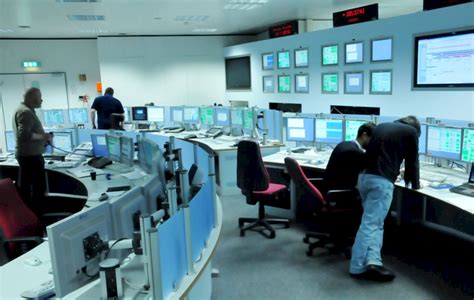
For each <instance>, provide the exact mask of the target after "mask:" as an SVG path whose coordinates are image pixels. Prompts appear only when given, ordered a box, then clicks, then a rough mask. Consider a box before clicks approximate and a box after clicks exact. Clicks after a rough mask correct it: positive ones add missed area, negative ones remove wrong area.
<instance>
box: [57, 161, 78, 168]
mask: <svg viewBox="0 0 474 300" xmlns="http://www.w3.org/2000/svg"><path fill="white" fill-rule="evenodd" d="M80 163H81V162H79V161H59V162H55V163H54V164H52V165H51V167H52V168H54V169H64V168H75V167H77V166H79V164H80Z"/></svg>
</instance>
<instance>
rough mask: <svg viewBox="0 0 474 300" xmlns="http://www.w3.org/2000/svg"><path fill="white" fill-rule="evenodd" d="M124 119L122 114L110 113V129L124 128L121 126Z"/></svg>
mask: <svg viewBox="0 0 474 300" xmlns="http://www.w3.org/2000/svg"><path fill="white" fill-rule="evenodd" d="M124 121H125V117H124V116H123V115H122V114H111V115H110V129H114V130H125V129H124V128H123V122H124Z"/></svg>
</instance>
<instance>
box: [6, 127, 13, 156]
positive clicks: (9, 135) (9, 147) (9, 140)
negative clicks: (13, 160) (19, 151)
mask: <svg viewBox="0 0 474 300" xmlns="http://www.w3.org/2000/svg"><path fill="white" fill-rule="evenodd" d="M5 143H6V144H7V152H10V153H13V152H15V151H16V139H15V133H14V132H13V131H5Z"/></svg>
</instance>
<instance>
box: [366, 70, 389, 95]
mask: <svg viewBox="0 0 474 300" xmlns="http://www.w3.org/2000/svg"><path fill="white" fill-rule="evenodd" d="M370 92H372V93H381V94H385V93H391V92H392V72H391V71H377V72H372V73H371V78H370Z"/></svg>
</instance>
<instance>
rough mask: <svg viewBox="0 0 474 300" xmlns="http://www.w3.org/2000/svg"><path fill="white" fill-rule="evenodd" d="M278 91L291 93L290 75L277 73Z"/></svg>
mask: <svg viewBox="0 0 474 300" xmlns="http://www.w3.org/2000/svg"><path fill="white" fill-rule="evenodd" d="M278 92H279V93H291V76H290V75H278Z"/></svg>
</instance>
